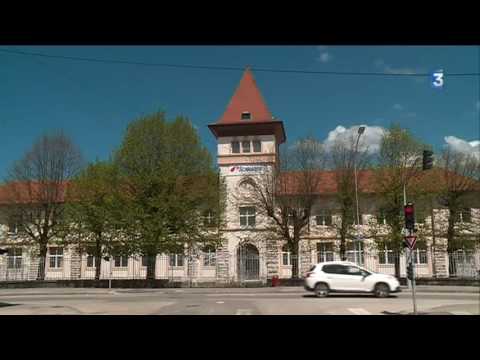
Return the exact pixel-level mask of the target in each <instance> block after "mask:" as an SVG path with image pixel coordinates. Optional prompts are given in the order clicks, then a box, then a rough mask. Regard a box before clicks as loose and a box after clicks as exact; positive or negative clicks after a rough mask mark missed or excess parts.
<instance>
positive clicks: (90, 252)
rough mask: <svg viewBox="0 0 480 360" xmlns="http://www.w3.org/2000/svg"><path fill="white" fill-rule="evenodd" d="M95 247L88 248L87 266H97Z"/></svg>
mask: <svg viewBox="0 0 480 360" xmlns="http://www.w3.org/2000/svg"><path fill="white" fill-rule="evenodd" d="M94 254H95V249H94V248H89V249H87V267H95V255H94Z"/></svg>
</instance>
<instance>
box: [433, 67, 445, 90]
mask: <svg viewBox="0 0 480 360" xmlns="http://www.w3.org/2000/svg"><path fill="white" fill-rule="evenodd" d="M443 83H444V79H443V71H442V70H439V71H437V72H434V73H433V82H432V84H433V86H434V87H437V88H439V87H443Z"/></svg>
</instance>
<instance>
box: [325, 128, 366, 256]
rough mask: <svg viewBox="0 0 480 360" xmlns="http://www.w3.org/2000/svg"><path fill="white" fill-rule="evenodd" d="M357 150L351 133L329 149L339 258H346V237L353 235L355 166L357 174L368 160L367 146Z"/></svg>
mask: <svg viewBox="0 0 480 360" xmlns="http://www.w3.org/2000/svg"><path fill="white" fill-rule="evenodd" d="M362 145H363V144H362ZM357 150H358V148H357V147H356V138H355V136H354V135H352V136H351V137H348V138H338V139H337V140H336V141H335V142H334V143H333V145H332V147H331V149H330V151H329V153H330V162H331V168H332V170H333V172H334V174H335V181H336V184H337V192H336V194H335V195H336V200H337V203H338V206H339V216H340V221H339V222H338V223H335V224H334V226H335V228H336V230H337V233H338V235H339V237H340V258H341V259H342V260H345V259H346V256H345V252H346V242H347V238H351V237H353V236H354V234H353V233H352V232H353V224H354V223H355V222H356V220H355V219H356V210H355V209H356V203H355V167H356V169H357V175H358V172H360V171H361V170H363V169H365V168H366V166H367V165H368V161H369V156H368V152H367V151H368V149H367V147H365V146H364V145H363V146H361V148H360V150H359V151H357ZM359 190H361V189H359Z"/></svg>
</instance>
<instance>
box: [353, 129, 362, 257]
mask: <svg viewBox="0 0 480 360" xmlns="http://www.w3.org/2000/svg"><path fill="white" fill-rule="evenodd" d="M364 132H365V126H360V127H359V128H358V136H357V142H356V144H355V153H354V155H353V171H354V175H355V202H356V205H357V241H358V240H359V236H358V232H359V229H358V226H359V225H360V213H359V210H358V185H357V152H358V142H359V141H360V136H362V134H363V133H364ZM359 256H360V254H359Z"/></svg>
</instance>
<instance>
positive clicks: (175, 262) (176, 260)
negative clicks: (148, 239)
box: [170, 254, 183, 267]
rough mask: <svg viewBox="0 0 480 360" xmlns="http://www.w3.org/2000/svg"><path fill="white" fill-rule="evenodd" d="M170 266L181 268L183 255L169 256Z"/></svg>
mask: <svg viewBox="0 0 480 360" xmlns="http://www.w3.org/2000/svg"><path fill="white" fill-rule="evenodd" d="M170 266H172V267H174V266H183V254H170Z"/></svg>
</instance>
